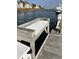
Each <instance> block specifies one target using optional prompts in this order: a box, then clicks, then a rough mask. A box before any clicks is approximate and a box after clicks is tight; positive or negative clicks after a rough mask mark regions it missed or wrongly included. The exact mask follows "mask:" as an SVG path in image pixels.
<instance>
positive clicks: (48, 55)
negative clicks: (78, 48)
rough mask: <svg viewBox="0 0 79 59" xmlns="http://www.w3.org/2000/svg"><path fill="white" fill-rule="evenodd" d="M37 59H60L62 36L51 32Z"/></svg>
mask: <svg viewBox="0 0 79 59" xmlns="http://www.w3.org/2000/svg"><path fill="white" fill-rule="evenodd" d="M37 59H62V35H61V34H56V32H55V31H54V30H52V31H51V33H50V35H49V38H48V39H47V42H46V44H45V46H44V48H43V49H42V51H41V53H40V55H39V56H38V58H37Z"/></svg>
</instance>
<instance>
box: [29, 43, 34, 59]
mask: <svg viewBox="0 0 79 59" xmlns="http://www.w3.org/2000/svg"><path fill="white" fill-rule="evenodd" d="M30 46H31V49H32V54H31V56H32V59H35V43H34V42H31V43H30Z"/></svg>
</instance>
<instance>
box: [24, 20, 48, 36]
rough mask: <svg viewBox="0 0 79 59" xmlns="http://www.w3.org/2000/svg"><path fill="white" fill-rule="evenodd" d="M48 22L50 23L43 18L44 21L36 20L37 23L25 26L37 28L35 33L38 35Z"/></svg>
mask: <svg viewBox="0 0 79 59" xmlns="http://www.w3.org/2000/svg"><path fill="white" fill-rule="evenodd" d="M47 24H48V21H43V20H42V21H37V22H35V23H33V24H31V25H29V26H27V27H25V28H28V29H33V30H35V35H37V34H38V33H39V32H40V31H41V30H42V29H43V28H44V26H45V25H47Z"/></svg>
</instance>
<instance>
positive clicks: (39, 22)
mask: <svg viewBox="0 0 79 59" xmlns="http://www.w3.org/2000/svg"><path fill="white" fill-rule="evenodd" d="M18 27H20V28H18V29H20V30H23V32H21V34H22V35H21V34H20V35H19V34H18V35H17V36H18V40H19V39H21V40H24V41H27V42H29V43H30V46H31V49H32V59H35V41H36V40H37V38H38V37H39V36H40V35H41V33H42V32H43V31H44V30H46V28H47V30H46V31H47V33H48V35H49V19H48V18H38V19H36V20H33V21H31V22H29V23H26V24H23V25H20V26H18ZM26 29H30V30H34V33H33V35H34V36H33V37H32V32H29V31H28V30H26ZM17 32H20V31H17ZM24 32H26V33H28V34H26V35H25V34H24ZM48 35H47V38H48ZM28 36H29V37H28ZM30 37H31V38H30ZM47 38H46V39H47ZM46 39H45V42H46ZM45 42H44V43H43V44H42V47H43V46H44V44H45ZM42 47H41V48H40V50H39V52H38V53H37V56H38V55H39V53H40V51H41V50H42ZM36 58H37V57H36Z"/></svg>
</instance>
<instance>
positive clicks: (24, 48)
mask: <svg viewBox="0 0 79 59" xmlns="http://www.w3.org/2000/svg"><path fill="white" fill-rule="evenodd" d="M29 50H30V47H28V46H26V45H24V44H22V43H20V42H17V59H19V58H20V56H22V55H23V54H24V53H27V52H28V51H29Z"/></svg>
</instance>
